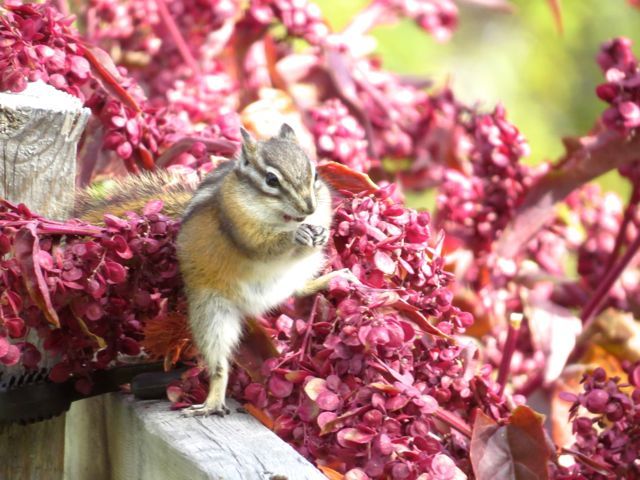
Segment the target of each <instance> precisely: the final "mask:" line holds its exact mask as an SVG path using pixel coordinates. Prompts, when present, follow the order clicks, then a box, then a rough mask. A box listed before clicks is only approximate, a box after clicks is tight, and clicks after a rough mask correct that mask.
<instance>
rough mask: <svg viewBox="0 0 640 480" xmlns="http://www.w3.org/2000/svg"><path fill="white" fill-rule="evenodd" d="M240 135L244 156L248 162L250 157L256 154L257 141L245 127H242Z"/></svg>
mask: <svg viewBox="0 0 640 480" xmlns="http://www.w3.org/2000/svg"><path fill="white" fill-rule="evenodd" d="M240 134H241V135H242V155H243V157H244V158H245V161H248V160H249V157H251V156H253V155H254V154H255V153H256V141H255V140H254V138H253V137H252V136H251V134H250V133H249V132H248V131H247V130H245V129H244V128H243V127H240Z"/></svg>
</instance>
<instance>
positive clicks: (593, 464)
mask: <svg viewBox="0 0 640 480" xmlns="http://www.w3.org/2000/svg"><path fill="white" fill-rule="evenodd" d="M560 451H561V452H562V453H566V454H568V455H573V456H574V457H575V459H576V460H577V461H578V462H580V463H582V464H583V465H585V466H587V467H589V468H591V469H592V470H594V471H595V472H597V473H599V474H600V475H605V476H606V477H607V478H613V477H614V475H615V474H614V472H613V469H612V467H611V466H610V465H608V464H606V463H600V462H597V461H596V460H593V459H592V458H589V457H588V456H586V455H585V454H583V453H580V452H576V451H575V450H571V449H569V448H564V447H563V448H561V449H560Z"/></svg>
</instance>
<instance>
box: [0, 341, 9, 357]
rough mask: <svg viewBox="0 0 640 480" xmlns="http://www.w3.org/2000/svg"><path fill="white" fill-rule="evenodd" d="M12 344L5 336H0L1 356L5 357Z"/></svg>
mask: <svg viewBox="0 0 640 480" xmlns="http://www.w3.org/2000/svg"><path fill="white" fill-rule="evenodd" d="M10 346H11V344H10V343H9V341H8V340H7V339H6V338H5V337H0V358H2V357H4V356H5V355H6V354H7V353H8V352H9V347H10Z"/></svg>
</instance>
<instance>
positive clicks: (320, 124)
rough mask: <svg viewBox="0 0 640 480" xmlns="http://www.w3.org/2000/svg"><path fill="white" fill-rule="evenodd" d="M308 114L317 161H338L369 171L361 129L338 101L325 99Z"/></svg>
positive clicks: (369, 162)
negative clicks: (316, 151)
mask: <svg viewBox="0 0 640 480" xmlns="http://www.w3.org/2000/svg"><path fill="white" fill-rule="evenodd" d="M309 113H310V114H311V123H312V125H311V133H313V135H314V139H315V142H316V147H317V150H318V158H319V159H320V160H324V159H327V160H332V161H334V162H339V163H342V164H344V165H347V166H348V167H350V168H352V169H354V170H357V171H359V172H368V171H369V169H370V168H371V160H370V159H369V155H368V153H367V140H366V138H365V132H364V129H363V128H362V127H361V126H360V124H359V123H358V121H357V120H356V119H355V117H353V116H352V115H351V114H350V113H349V110H348V109H347V107H346V106H345V105H344V104H343V103H342V102H341V101H340V100H338V99H335V98H334V99H330V100H327V101H326V102H324V103H322V104H321V105H319V106H317V107H315V108H312V109H311V110H310V112H309Z"/></svg>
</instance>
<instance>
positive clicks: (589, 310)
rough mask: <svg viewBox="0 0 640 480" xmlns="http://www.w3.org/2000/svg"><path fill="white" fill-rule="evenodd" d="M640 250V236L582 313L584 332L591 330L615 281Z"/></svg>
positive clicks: (613, 267)
mask: <svg viewBox="0 0 640 480" xmlns="http://www.w3.org/2000/svg"><path fill="white" fill-rule="evenodd" d="M639 249H640V234H639V235H638V237H637V238H636V239H635V240H634V242H633V243H632V244H631V245H630V246H629V248H627V251H626V252H625V253H624V255H623V256H622V258H621V259H620V261H619V262H618V263H617V264H615V265H613V266H612V267H611V268H610V269H609V270H608V271H607V273H606V274H605V275H604V278H603V279H602V281H601V282H600V285H599V286H598V288H597V289H596V291H595V292H594V294H593V296H592V297H591V300H590V301H589V303H587V305H586V306H585V307H584V310H583V311H582V315H581V317H580V318H581V319H582V323H583V327H582V329H583V330H585V331H586V330H588V329H589V327H590V326H591V323H592V322H593V319H594V318H595V316H596V314H597V313H598V311H599V310H600V308H601V307H602V305H603V304H604V302H605V300H606V299H607V294H608V293H609V290H611V287H612V286H613V284H614V283H615V281H616V280H617V279H618V277H620V275H621V274H622V272H623V271H624V269H625V268H626V267H627V265H628V264H629V262H631V260H632V259H633V257H634V256H635V255H636V253H638V250H639Z"/></svg>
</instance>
